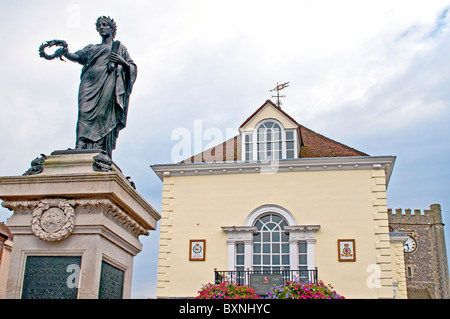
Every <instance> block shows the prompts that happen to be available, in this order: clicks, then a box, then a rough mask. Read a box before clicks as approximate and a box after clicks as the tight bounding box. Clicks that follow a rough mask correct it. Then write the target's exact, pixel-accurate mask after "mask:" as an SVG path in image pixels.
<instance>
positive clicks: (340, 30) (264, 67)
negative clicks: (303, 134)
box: [0, 0, 450, 296]
mask: <svg viewBox="0 0 450 319" xmlns="http://www.w3.org/2000/svg"><path fill="white" fill-rule="evenodd" d="M448 7H450V2H449V1H441V0H432V1H422V0H420V1H403V0H401V1H400V0H396V1H387V0H383V1H356V0H353V1H351V0H341V1H324V0H318V1H317V0H315V1H312V0H311V1H298V0H295V1H294V0H291V1H289V0H280V1H267V0H260V1H236V0H231V1H230V0H229V1H222V0H221V1H219V0H208V1H206V0H203V1H202V0H169V1H144V0H142V1H137V0H135V1H130V2H123V1H95V2H93V1H68V2H63V1H59V2H53V1H39V2H36V3H34V2H30V3H27V4H26V5H24V4H23V2H22V1H14V2H12V1H3V2H1V3H0V21H1V22H0V23H1V28H0V35H1V37H2V41H3V43H6V44H7V45H5V46H4V47H3V48H2V50H1V51H0V61H2V74H3V75H2V77H0V88H1V89H0V101H1V108H2V116H1V117H0V147H1V149H2V152H1V153H0V175H17V174H21V173H23V172H24V171H25V170H26V169H28V167H29V163H30V161H31V160H32V159H34V158H35V157H36V156H38V155H39V154H40V153H43V152H44V153H47V154H48V153H50V152H52V151H53V150H55V149H64V148H67V147H73V145H74V142H75V141H74V137H75V123H76V116H77V103H76V99H77V90H78V83H79V82H78V81H79V75H80V71H81V66H79V65H76V64H73V63H70V62H67V63H63V62H61V61H45V60H43V59H40V58H39V56H38V51H37V50H38V47H39V45H40V44H41V43H42V42H44V41H46V40H51V39H54V38H57V39H65V40H66V41H67V42H68V43H69V48H70V49H71V50H72V51H75V50H77V49H80V48H82V47H83V46H84V45H86V44H89V43H97V42H98V41H99V39H98V34H97V33H96V31H95V27H94V22H95V20H96V18H97V17H98V16H100V15H109V16H111V17H113V18H114V19H115V20H116V21H117V24H118V34H117V38H118V39H119V40H121V41H122V43H123V44H125V45H126V46H127V47H128V49H129V51H130V54H131V56H132V57H133V59H134V60H135V61H136V63H137V64H138V68H139V74H138V79H137V82H136V85H135V87H134V91H133V94H132V96H131V104H130V113H129V120H128V126H127V127H126V128H125V130H124V131H122V132H121V134H120V136H119V140H118V148H117V150H116V151H115V152H114V159H115V161H116V162H117V164H118V165H119V166H120V167H121V169H122V170H123V171H124V172H125V173H126V174H127V175H130V176H131V177H132V178H133V180H134V181H135V182H136V184H137V187H138V190H139V191H140V192H141V193H142V194H143V196H144V197H145V198H147V199H148V201H149V202H150V203H151V204H152V205H154V206H155V207H156V208H158V207H159V205H160V192H161V189H160V188H161V184H160V181H159V180H158V178H157V177H156V176H155V174H154V173H153V172H152V171H151V169H150V167H149V165H150V164H156V163H169V162H171V158H170V153H171V147H172V146H173V144H172V143H174V142H173V141H171V139H170V136H171V132H172V130H174V129H176V128H177V127H186V128H191V127H192V126H193V123H194V121H195V120H202V121H203V126H204V128H205V129H206V128H208V127H217V128H219V129H221V130H222V131H223V132H225V129H226V128H229V127H234V128H237V127H238V126H239V125H240V124H241V123H242V122H243V121H244V120H245V119H246V118H247V117H248V116H249V115H250V114H251V113H252V112H253V111H254V110H255V109H256V108H257V107H259V106H260V105H261V104H262V103H263V102H264V101H265V100H266V99H268V98H270V97H271V93H270V92H269V90H270V89H272V88H273V87H274V86H275V84H276V82H287V81H290V87H289V88H288V89H286V91H283V94H285V95H286V96H287V98H285V99H284V100H283V102H284V104H283V108H284V109H285V110H286V111H287V112H288V113H289V114H290V115H292V116H293V117H294V118H295V119H297V120H298V121H299V122H300V123H302V124H304V125H306V126H308V127H310V128H311V129H314V130H316V131H318V132H320V133H323V134H325V135H327V136H329V137H331V138H335V139H337V140H339V141H342V142H344V143H346V144H349V145H350V146H354V147H356V148H360V149H361V150H362V151H367V152H369V153H371V154H372V152H376V153H377V152H378V151H380V152H384V151H385V150H386V151H389V152H390V151H392V153H393V154H394V155H397V154H401V156H402V157H401V160H399V163H405V162H404V161H403V158H405V157H407V158H408V160H410V161H409V162H408V163H405V164H404V165H411V166H408V169H416V168H417V166H415V165H416V163H414V161H413V159H414V158H415V156H414V146H415V145H412V146H411V144H408V143H403V144H407V145H406V146H405V145H403V144H402V141H405V140H407V139H408V138H409V135H408V134H409V133H410V132H411V129H412V128H414V129H417V128H420V129H421V130H422V131H423V132H424V134H421V135H420V136H416V139H421V138H422V139H423V140H422V142H423V144H426V143H425V141H427V140H429V141H430V142H432V141H438V140H439V143H436V144H435V145H436V146H435V147H434V148H433V154H434V156H435V158H448V155H449V151H450V150H449V147H448V143H445V139H443V137H442V134H446V133H448V131H445V129H444V128H440V127H433V123H440V124H441V123H444V122H445V120H450V112H449V111H448V110H449V102H450V94H449V93H448V92H449V90H448V88H449V87H450V64H449V63H448V62H447V61H446V59H447V57H449V56H450V45H449V43H450V41H449V38H450V32H449V24H448V23H449V16H448V15H446V14H445V13H446V11H445V10H446V8H448ZM77 19H78V20H77ZM78 22H79V24H78ZM205 145H206V143H205ZM383 147H386V149H385V148H383ZM428 147H431V146H428ZM428 151H429V152H430V150H429V149H428ZM373 155H377V154H373ZM383 155H384V154H383ZM435 166H436V167H439V168H440V169H441V170H442V169H444V168H443V166H442V165H441V164H440V162H439V163H437V164H436V165H435ZM396 169H397V168H396ZM428 169H429V170H430V171H427V170H425V169H424V168H423V167H421V172H423V174H428V175H430V176H431V175H433V176H434V175H439V174H436V171H432V169H433V164H430V167H429V168H428ZM406 170H407V169H405V168H404V167H402V166H400V167H399V168H398V171H399V173H398V174H399V175H395V176H394V178H393V180H392V181H391V184H392V185H391V186H390V187H392V188H393V189H394V190H395V193H394V194H393V195H392V196H391V198H392V201H394V202H395V194H399V198H400V197H401V198H406V197H407V196H406V195H404V193H402V191H403V190H402V189H401V187H400V186H396V185H398V184H396V183H399V184H400V183H401V179H400V178H401V177H403V176H406V175H405V174H406V173H403V172H404V171H406ZM447 172H448V170H447ZM394 174H395V172H394ZM402 174H403V175H402ZM440 175H441V176H445V174H440ZM447 175H448V173H447ZM418 176H419V175H418ZM420 176H424V175H420ZM425 176H426V175H425ZM397 180H398V182H397ZM432 182H433V183H427V187H428V189H429V190H430V191H431V190H435V193H436V194H437V195H436V201H441V203H442V204H443V207H445V204H447V205H448V207H450V202H445V201H446V200H448V199H447V197H448V196H446V197H444V196H443V195H441V194H442V191H440V189H448V187H449V186H450V185H449V184H448V179H447V180H444V179H439V180H436V181H432ZM424 183H425V182H424ZM424 187H425V186H424ZM420 191H423V189H420V190H419V189H418V190H417V192H418V193H415V194H414V195H411V196H414V198H415V199H417V200H419V199H421V198H422V199H423V205H424V206H427V205H429V204H431V203H428V201H429V200H434V199H431V198H432V197H431V196H428V195H427V196H426V197H421V196H420V195H421V194H420V193H419V192H420ZM6 215H8V212H4V211H1V212H0V219H2V220H4V219H5V216H6ZM149 247H150V248H149ZM155 249H157V247H155V242H154V241H151V240H150V241H149V242H148V244H147V246H144V251H143V252H142V253H141V254H149V255H142V256H139V255H138V257H137V258H136V263H135V267H137V269H139V270H137V271H136V274H139V276H142V278H145V274H144V271H142V269H144V268H145V267H146V265H147V263H148V259H151V258H153V259H154V258H156V255H155ZM148 271H149V272H150V273H152V276H153V274H154V273H155V271H156V268H155V265H154V264H153V265H152V269H151V270H148ZM145 280H146V279H143V280H142V281H144V282H145ZM149 280H150V279H149ZM151 280H153V279H151ZM151 284H153V283H151ZM151 284H149V285H151ZM147 288H148V286H146V285H145V284H143V286H137V287H136V290H135V291H134V295H136V296H142V295H143V294H145V292H143V293H141V290H142V291H147V290H146V289H147ZM149 291H151V290H149Z"/></svg>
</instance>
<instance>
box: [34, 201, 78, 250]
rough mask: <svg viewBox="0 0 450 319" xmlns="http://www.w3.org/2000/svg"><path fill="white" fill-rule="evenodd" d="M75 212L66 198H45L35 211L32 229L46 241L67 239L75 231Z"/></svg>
mask: <svg viewBox="0 0 450 319" xmlns="http://www.w3.org/2000/svg"><path fill="white" fill-rule="evenodd" d="M74 225H75V213H74V209H73V207H72V206H71V205H70V204H69V203H68V201H67V200H65V199H44V200H41V201H40V202H39V204H38V206H37V207H36V208H35V209H34V211H33V219H32V221H31V229H32V230H33V233H34V234H35V235H36V236H37V237H39V238H40V239H42V240H45V241H59V240H63V239H66V238H67V237H69V235H70V234H71V233H72V231H73V227H74Z"/></svg>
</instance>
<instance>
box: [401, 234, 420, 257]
mask: <svg viewBox="0 0 450 319" xmlns="http://www.w3.org/2000/svg"><path fill="white" fill-rule="evenodd" d="M416 249H417V242H416V240H415V239H414V237H413V236H411V235H409V236H408V239H407V240H406V242H405V244H404V245H403V251H404V252H405V253H409V254H411V253H413V252H415V251H416Z"/></svg>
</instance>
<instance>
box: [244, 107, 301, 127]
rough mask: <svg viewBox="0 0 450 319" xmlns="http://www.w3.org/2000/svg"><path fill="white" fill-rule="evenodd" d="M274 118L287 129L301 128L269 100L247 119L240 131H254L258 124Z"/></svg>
mask: <svg viewBox="0 0 450 319" xmlns="http://www.w3.org/2000/svg"><path fill="white" fill-rule="evenodd" d="M268 118H273V119H276V120H278V121H279V122H281V123H282V124H283V126H284V128H285V129H289V128H290V129H292V128H295V129H296V128H298V127H300V124H298V123H297V121H295V120H294V119H293V118H292V117H291V116H290V115H289V114H287V113H286V112H284V111H283V110H282V109H281V108H279V107H278V106H277V105H275V104H274V103H273V102H272V101H271V100H267V101H266V102H265V103H264V104H263V105H261V106H260V107H259V108H258V109H257V110H256V111H255V112H254V113H253V114H252V115H250V117H249V118H247V119H246V120H245V121H244V123H242V125H241V126H240V127H239V131H242V130H249V129H250V130H253V128H254V127H255V125H256V124H258V123H259V122H260V121H261V120H264V119H268Z"/></svg>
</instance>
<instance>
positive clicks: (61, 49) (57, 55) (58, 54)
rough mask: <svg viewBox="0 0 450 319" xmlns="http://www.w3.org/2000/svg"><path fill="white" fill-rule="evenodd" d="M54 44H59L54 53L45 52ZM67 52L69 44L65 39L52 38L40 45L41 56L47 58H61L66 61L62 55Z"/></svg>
mask: <svg viewBox="0 0 450 319" xmlns="http://www.w3.org/2000/svg"><path fill="white" fill-rule="evenodd" d="M53 46H57V47H59V48H58V49H57V50H56V51H55V52H54V53H53V54H47V53H45V49H46V48H50V47H53ZM67 52H69V49H68V45H67V43H66V41H64V40H51V41H47V42H45V43H42V44H41V45H40V46H39V56H40V57H41V58H44V59H46V60H53V59H55V58H59V59H60V60H61V61H64V60H63V58H62V57H63V55H64V54H66V53H67Z"/></svg>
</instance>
